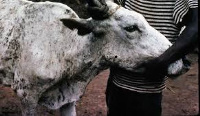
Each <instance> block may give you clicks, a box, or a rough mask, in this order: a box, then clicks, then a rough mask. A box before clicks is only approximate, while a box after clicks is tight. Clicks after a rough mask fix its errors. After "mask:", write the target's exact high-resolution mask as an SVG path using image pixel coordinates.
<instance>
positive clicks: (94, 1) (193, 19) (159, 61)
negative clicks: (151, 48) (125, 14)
mask: <svg viewBox="0 0 200 116" xmlns="http://www.w3.org/2000/svg"><path fill="white" fill-rule="evenodd" d="M88 2H89V7H88V11H89V13H92V12H93V11H95V14H96V16H100V15H101V14H103V13H105V14H106V12H107V10H108V8H106V4H105V0H88ZM101 4H102V6H101ZM92 10H93V11H92ZM97 11H98V12H100V13H99V14H98V12H97ZM93 18H94V19H95V18H97V19H98V17H95V16H94V17H93ZM179 25H182V26H186V28H185V29H184V31H183V32H182V33H181V35H180V36H179V37H178V38H177V40H176V42H175V43H174V44H173V45H172V46H171V47H170V48H168V49H167V50H166V51H165V52H164V53H163V54H162V55H160V56H159V57H157V58H155V59H152V60H150V61H148V62H145V63H143V64H141V65H140V66H141V67H146V71H145V72H146V73H145V74H146V76H147V78H148V79H149V80H152V81H155V80H161V79H163V77H164V76H166V75H167V69H168V66H169V65H170V64H171V63H173V62H175V61H176V60H179V59H181V58H182V57H184V56H185V55H186V54H188V53H189V52H190V51H192V50H193V49H194V48H195V47H196V46H197V44H198V8H192V9H189V11H188V12H187V14H186V15H185V16H184V18H183V21H182V23H181V24H179Z"/></svg>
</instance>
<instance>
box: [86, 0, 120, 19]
mask: <svg viewBox="0 0 200 116" xmlns="http://www.w3.org/2000/svg"><path fill="white" fill-rule="evenodd" d="M87 3H88V7H87V9H88V12H89V14H90V15H91V17H92V18H93V19H95V20H103V19H106V18H108V17H109V16H111V15H112V14H113V13H114V12H115V11H116V10H117V9H119V7H120V6H117V7H116V8H112V9H109V7H108V6H107V4H106V3H105V0H87Z"/></svg>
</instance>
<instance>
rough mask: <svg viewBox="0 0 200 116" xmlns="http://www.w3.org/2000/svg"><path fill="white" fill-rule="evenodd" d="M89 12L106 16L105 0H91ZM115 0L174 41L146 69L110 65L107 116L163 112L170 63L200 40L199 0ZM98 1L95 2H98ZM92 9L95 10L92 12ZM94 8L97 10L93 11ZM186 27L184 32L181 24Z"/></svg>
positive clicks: (148, 114) (142, 115)
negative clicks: (199, 24)
mask: <svg viewBox="0 0 200 116" xmlns="http://www.w3.org/2000/svg"><path fill="white" fill-rule="evenodd" d="M88 2H89V7H88V12H89V13H91V15H93V16H92V17H93V18H94V19H95V18H96V19H97V20H98V17H99V15H103V16H105V17H106V11H107V10H108V8H107V7H106V4H105V0H88ZM114 2H115V3H117V4H119V5H121V6H123V7H125V8H127V9H129V10H134V11H136V12H139V13H141V14H143V16H144V17H145V19H146V20H147V22H148V23H149V24H150V25H151V26H152V27H154V28H155V29H157V30H158V31H159V32H161V33H162V34H163V35H165V36H166V38H168V39H169V40H170V41H171V42H172V43H173V45H172V46H171V47H169V49H167V50H166V51H165V52H164V53H163V54H162V55H160V56H159V57H157V58H155V59H153V60H150V61H149V62H145V63H144V64H142V66H143V67H145V68H146V70H145V72H140V71H135V72H133V71H127V70H125V69H122V68H120V67H111V68H110V75H109V79H108V82H107V90H106V103H107V106H108V113H107V115H108V116H160V115H161V114H162V106H161V101H162V90H163V89H164V88H165V82H166V79H167V77H166V75H167V67H168V66H169V64H171V63H173V62H174V61H176V60H178V59H180V58H183V57H184V56H185V55H186V54H188V53H189V52H190V51H191V50H193V49H194V48H195V47H196V46H197V44H198V27H197V26H198V1H197V0H168V1H166V0H114ZM95 5H96V6H95ZM92 12H93V13H92ZM94 12H95V13H94ZM184 26H185V29H184V30H183V31H182V33H180V32H181V28H182V27H184Z"/></svg>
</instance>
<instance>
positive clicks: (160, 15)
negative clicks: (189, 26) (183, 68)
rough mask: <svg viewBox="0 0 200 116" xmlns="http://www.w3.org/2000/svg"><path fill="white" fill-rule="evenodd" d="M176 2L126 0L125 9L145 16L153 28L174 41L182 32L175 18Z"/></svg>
mask: <svg viewBox="0 0 200 116" xmlns="http://www.w3.org/2000/svg"><path fill="white" fill-rule="evenodd" d="M175 2H176V1H175V0H151V1H149V0H126V2H125V8H127V9H129V10H134V11H136V12H139V13H141V14H143V16H144V17H145V19H146V20H147V22H148V23H149V24H150V25H151V26H152V27H154V28H155V29H156V30H158V31H159V32H160V33H162V34H163V35H164V36H165V37H166V38H168V39H169V40H171V41H174V40H175V39H176V38H177V37H178V35H179V32H180V28H178V27H177V26H176V25H175V23H174V18H173V10H174V5H175Z"/></svg>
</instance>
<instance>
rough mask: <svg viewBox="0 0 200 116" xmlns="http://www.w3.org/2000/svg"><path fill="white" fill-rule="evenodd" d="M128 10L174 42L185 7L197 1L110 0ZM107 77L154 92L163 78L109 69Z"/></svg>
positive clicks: (186, 8) (135, 87)
mask: <svg viewBox="0 0 200 116" xmlns="http://www.w3.org/2000/svg"><path fill="white" fill-rule="evenodd" d="M114 1H115V2H116V3H118V4H120V5H122V6H124V7H125V8H127V9H129V10H133V11H136V12H138V13H141V14H142V15H143V16H144V17H145V19H146V20H147V22H148V23H149V24H150V25H151V26H152V27H154V28H155V29H157V30H158V31H159V32H160V33H162V34H163V35H164V36H165V37H166V38H167V39H169V40H170V41H171V42H174V41H175V40H176V39H177V38H178V36H179V33H180V30H181V26H180V24H181V22H182V19H183V17H184V16H185V14H186V13H187V12H188V10H189V8H197V7H198V1H197V0H114ZM110 78H111V80H112V81H113V83H114V84H115V85H117V86H119V87H121V88H124V89H128V90H131V91H137V92H145V93H158V92H161V91H162V90H163V89H164V88H165V82H166V79H167V77H165V78H164V79H163V80H162V81H160V82H152V81H148V80H147V79H146V78H145V76H144V73H143V72H139V71H138V72H129V71H126V70H123V69H120V68H114V67H112V68H111V69H110Z"/></svg>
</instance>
